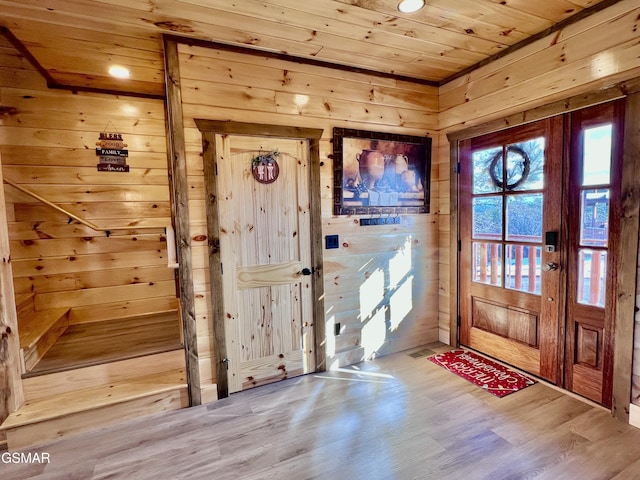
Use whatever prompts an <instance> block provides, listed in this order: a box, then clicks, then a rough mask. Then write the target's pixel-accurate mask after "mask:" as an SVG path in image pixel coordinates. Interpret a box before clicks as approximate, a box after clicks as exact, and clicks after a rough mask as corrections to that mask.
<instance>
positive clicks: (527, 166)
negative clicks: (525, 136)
mask: <svg viewBox="0 0 640 480" xmlns="http://www.w3.org/2000/svg"><path fill="white" fill-rule="evenodd" d="M509 152H512V153H515V154H518V155H520V157H522V173H521V175H520V178H518V179H517V180H516V181H514V182H511V183H507V184H506V190H513V189H514V188H516V187H517V186H518V185H521V184H522V183H523V182H525V181H526V180H527V178H528V177H529V172H530V170H531V161H530V160H529V155H527V152H525V151H524V150H523V149H522V148H520V147H516V146H515V145H509V146H508V147H507V155H508V154H509ZM502 158H503V155H502V151H500V152H498V153H496V154H495V155H494V156H493V158H492V159H491V163H490V164H489V175H490V176H491V181H492V182H493V184H494V185H495V186H496V187H498V188H505V184H504V183H505V182H504V181H503V180H501V179H500V178H499V177H498V174H497V173H496V167H497V166H498V162H499V161H500V160H501V159H502ZM501 170H502V169H501ZM503 175H504V174H503V172H502V171H501V172H500V177H502V176H503Z"/></svg>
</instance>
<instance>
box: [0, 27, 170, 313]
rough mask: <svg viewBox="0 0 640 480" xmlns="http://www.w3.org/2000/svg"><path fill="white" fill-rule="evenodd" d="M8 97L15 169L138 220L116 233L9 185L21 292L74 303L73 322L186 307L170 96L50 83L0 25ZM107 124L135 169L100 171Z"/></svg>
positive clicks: (107, 213) (0, 129) (0, 143)
mask: <svg viewBox="0 0 640 480" xmlns="http://www.w3.org/2000/svg"><path fill="white" fill-rule="evenodd" d="M0 99H1V106H2V107H3V110H4V111H5V113H4V114H3V115H1V116H0V152H1V154H2V168H3V173H4V177H5V178H6V179H9V180H12V181H13V182H15V183H18V184H21V185H22V186H24V187H26V188H28V189H30V190H32V191H33V192H36V193H37V194H38V195H40V196H42V197H44V198H45V199H47V200H49V201H51V202H53V203H56V204H58V205H60V206H62V207H63V208H65V209H67V210H68V211H70V212H72V213H73V214H75V215H77V216H79V217H81V218H84V219H86V220H89V221H90V222H92V223H94V224H97V225H99V226H105V227H120V226H124V227H130V228H128V229H125V230H122V231H113V232H112V233H111V236H110V237H107V236H106V235H105V233H100V232H96V231H93V230H91V229H90V228H88V227H85V226H83V225H80V224H77V223H76V222H71V223H69V218H68V217H67V216H66V215H64V214H61V213H59V212H57V211H56V210H54V209H52V208H51V207H48V206H46V205H44V204H42V203H39V202H38V201H37V200H34V199H33V198H32V197H30V196H28V195H26V194H24V193H21V192H19V191H18V190H16V189H15V188H13V187H11V186H9V185H3V188H4V191H5V193H6V207H7V208H6V212H7V217H8V222H9V223H8V229H9V239H10V249H11V255H12V259H13V275H14V285H15V291H16V294H21V293H28V292H34V293H35V294H36V296H35V305H36V309H46V308H49V307H72V308H73V310H72V317H71V321H72V322H75V323H82V322H88V321H96V320H103V319H108V318H117V317H128V316H131V315H135V314H143V313H153V312H155V311H161V310H175V309H177V299H176V295H175V292H176V287H175V281H174V270H173V269H170V268H167V258H166V257H167V253H166V236H165V234H164V228H165V226H167V225H169V224H170V219H171V205H170V200H169V188H168V175H167V154H166V148H167V147H166V133H165V111H164V102H163V101H162V100H153V99H140V98H134V97H126V96H120V97H117V96H112V95H100V94H91V93H77V94H74V93H72V92H69V91H64V90H51V89H48V88H47V86H46V84H45V82H44V80H43V79H42V78H41V76H40V75H39V73H38V72H37V71H35V70H34V69H33V68H32V66H31V65H30V64H29V63H28V62H27V60H25V59H24V58H23V57H22V56H21V55H20V54H19V53H18V52H17V51H16V50H14V49H13V47H11V45H10V44H8V42H6V40H4V39H2V38H1V37H0ZM101 131H108V132H114V131H117V132H119V133H121V134H122V135H123V138H124V141H125V142H126V143H127V144H128V150H129V158H128V159H127V163H128V164H129V165H130V172H128V173H113V172H98V171H97V167H96V165H97V163H98V161H97V157H96V155H95V150H94V149H95V147H96V142H97V141H98V137H99V133H100V132H101ZM140 227H152V229H150V230H147V229H141V228H140Z"/></svg>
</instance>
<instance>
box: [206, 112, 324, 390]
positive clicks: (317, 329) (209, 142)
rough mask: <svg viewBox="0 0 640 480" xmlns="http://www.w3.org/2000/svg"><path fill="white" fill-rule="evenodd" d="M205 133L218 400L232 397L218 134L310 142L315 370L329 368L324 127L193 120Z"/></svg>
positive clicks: (212, 309) (210, 269) (210, 283)
mask: <svg viewBox="0 0 640 480" xmlns="http://www.w3.org/2000/svg"><path fill="white" fill-rule="evenodd" d="M195 122H196V125H197V126H198V129H199V130H200V132H201V133H202V149H203V156H204V183H205V199H206V200H205V203H206V213H207V236H208V239H209V273H210V276H211V277H210V282H209V285H210V289H211V290H210V291H211V311H212V314H213V319H212V321H213V332H214V354H215V366H216V383H217V388H218V398H224V397H227V396H229V382H228V378H227V365H226V362H225V359H226V358H227V347H226V343H225V339H226V338H225V327H224V324H225V318H224V308H223V288H222V272H221V270H220V263H221V252H220V221H219V215H218V201H217V198H218V184H217V181H216V173H215V170H216V168H215V159H216V155H217V152H216V142H215V136H216V135H221V134H222V135H251V136H256V137H276V138H290V139H302V140H307V141H308V142H309V166H310V178H309V198H310V203H311V205H310V220H311V232H310V240H311V245H310V248H311V265H312V269H313V274H312V275H311V292H312V299H313V307H312V311H313V330H314V337H315V338H314V340H315V358H316V371H324V370H326V352H325V349H326V347H325V345H326V342H325V338H324V337H325V324H324V300H323V297H324V282H323V274H322V261H323V259H322V211H321V205H320V203H321V199H320V138H321V137H322V129H318V128H299V127H288V126H282V125H265V124H259V123H244V122H234V121H218V120H207V119H196V120H195Z"/></svg>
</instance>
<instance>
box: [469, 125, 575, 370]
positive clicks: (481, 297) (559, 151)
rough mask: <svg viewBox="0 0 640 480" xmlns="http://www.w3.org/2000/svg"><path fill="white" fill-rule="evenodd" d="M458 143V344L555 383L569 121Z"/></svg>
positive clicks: (523, 128)
mask: <svg viewBox="0 0 640 480" xmlns="http://www.w3.org/2000/svg"><path fill="white" fill-rule="evenodd" d="M460 146H461V150H460V182H459V186H460V187H459V188H460V193H459V205H460V226H459V231H460V238H461V241H460V275H459V278H460V317H461V318H460V330H459V332H460V343H461V344H462V345H466V346H469V347H471V348H474V349H476V350H478V351H480V352H483V353H486V354H488V355H491V356H493V357H496V358H499V359H500V360H503V361H505V362H507V363H510V364H512V365H514V366H517V367H519V368H521V369H523V370H525V371H528V372H531V373H533V374H535V375H538V376H540V377H543V378H545V379H547V380H549V381H550V382H553V383H558V381H559V378H560V372H559V370H560V368H559V364H560V362H559V354H560V348H559V347H560V346H561V344H560V345H559V342H558V335H559V327H560V315H559V313H560V309H561V308H562V307H563V305H564V304H563V299H562V295H561V287H560V285H561V282H560V277H561V275H562V269H561V263H562V262H561V249H560V248H559V247H560V245H559V241H558V240H557V238H558V235H559V232H560V230H561V217H562V215H561V210H562V208H561V205H562V168H563V166H562V158H563V141H562V119H561V118H551V119H546V120H543V121H539V122H536V123H533V124H528V125H525V126H522V127H517V128H513V129H509V130H508V131H505V132H500V133H497V134H491V135H487V136H483V137H477V138H473V139H469V140H465V141H463V142H461V145H460ZM547 235H550V237H547ZM553 235H556V240H554V239H553V238H552V237H553ZM550 242H555V243H556V244H558V245H557V247H556V248H550V249H548V248H546V246H547V244H549V243H550Z"/></svg>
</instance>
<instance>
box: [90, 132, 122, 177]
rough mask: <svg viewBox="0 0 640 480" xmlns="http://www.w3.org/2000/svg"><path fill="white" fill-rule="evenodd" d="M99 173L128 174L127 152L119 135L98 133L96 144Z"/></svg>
mask: <svg viewBox="0 0 640 480" xmlns="http://www.w3.org/2000/svg"><path fill="white" fill-rule="evenodd" d="M96 146H97V148H96V155H97V156H98V162H99V163H98V171H99V172H128V171H129V165H127V157H128V156H129V150H126V147H127V144H126V143H124V139H123V138H122V135H121V134H120V133H109V132H100V137H99V139H98V141H97V142H96Z"/></svg>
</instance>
